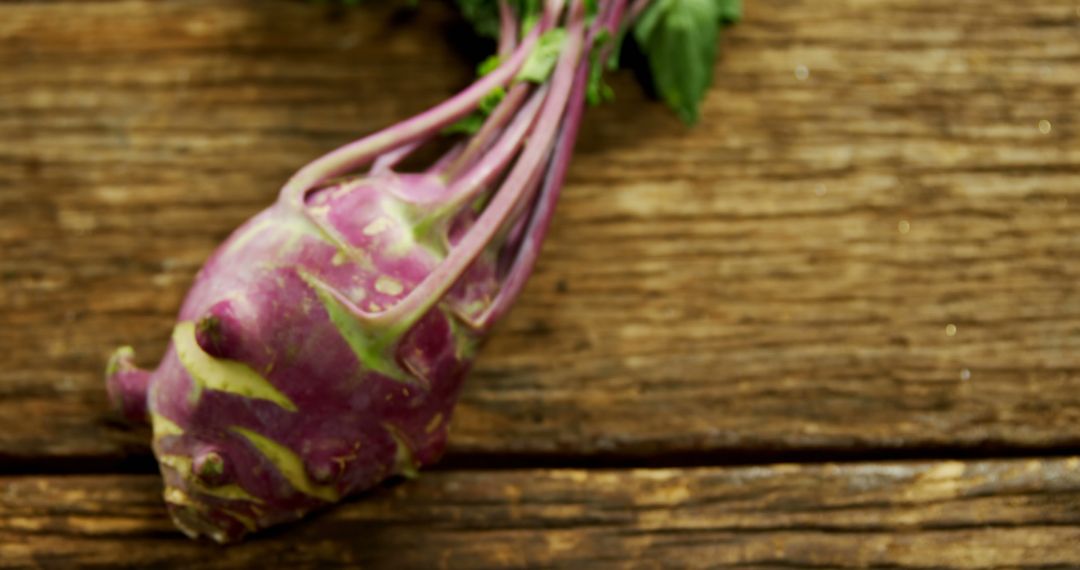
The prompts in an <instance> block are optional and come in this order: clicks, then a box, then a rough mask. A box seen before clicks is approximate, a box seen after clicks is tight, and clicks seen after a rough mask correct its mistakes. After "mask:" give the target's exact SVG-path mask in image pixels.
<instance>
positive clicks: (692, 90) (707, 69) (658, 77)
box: [634, 0, 723, 123]
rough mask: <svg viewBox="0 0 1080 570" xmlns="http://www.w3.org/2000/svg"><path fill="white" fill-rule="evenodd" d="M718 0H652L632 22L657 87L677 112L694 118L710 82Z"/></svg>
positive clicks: (714, 56)
mask: <svg viewBox="0 0 1080 570" xmlns="http://www.w3.org/2000/svg"><path fill="white" fill-rule="evenodd" d="M721 3H723V2H722V1H720V0H654V2H652V3H651V4H650V5H649V7H648V8H646V9H645V12H644V13H643V14H642V15H641V17H640V18H639V19H638V21H637V23H636V24H635V26H634V37H635V39H636V40H637V42H638V44H639V45H640V46H641V49H642V51H643V52H644V53H645V55H646V57H647V58H648V60H649V68H650V69H651V70H652V76H653V81H654V82H655V84H656V90H657V92H658V93H659V94H660V96H661V97H662V98H663V99H664V101H666V102H667V104H668V105H669V106H670V107H671V108H672V109H674V110H675V112H676V113H677V114H678V115H679V117H680V118H681V119H682V120H683V121H685V122H687V123H694V122H696V121H697V119H698V110H699V107H700V105H701V100H702V99H703V98H704V97H705V92H706V90H707V89H708V87H709V84H710V83H712V73H713V62H714V61H715V60H716V42H717V40H718V38H719V24H720V4H721Z"/></svg>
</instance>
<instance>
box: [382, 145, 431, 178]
mask: <svg viewBox="0 0 1080 570" xmlns="http://www.w3.org/2000/svg"><path fill="white" fill-rule="evenodd" d="M425 142H427V139H426V138H423V139H416V140H413V141H409V142H407V143H405V144H403V145H401V146H399V147H397V148H395V149H394V150H391V151H389V152H385V153H383V154H382V155H380V156H379V158H376V159H375V164H373V165H372V166H371V172H372V173H379V172H385V171H387V170H390V169H391V168H393V167H394V166H396V165H397V164H398V163H399V162H401V161H402V160H404V159H405V157H407V156H409V155H410V154H412V152H413V151H414V150H416V149H418V148H420V145H422V144H424V143H425Z"/></svg>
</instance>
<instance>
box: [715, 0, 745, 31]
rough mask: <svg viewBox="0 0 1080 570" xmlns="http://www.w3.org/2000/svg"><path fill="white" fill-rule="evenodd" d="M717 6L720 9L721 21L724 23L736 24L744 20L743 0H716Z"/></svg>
mask: <svg viewBox="0 0 1080 570" xmlns="http://www.w3.org/2000/svg"><path fill="white" fill-rule="evenodd" d="M716 8H717V10H719V11H720V21H721V22H723V23H724V24H729V25H730V24H734V23H736V22H738V21H739V20H742V0H716Z"/></svg>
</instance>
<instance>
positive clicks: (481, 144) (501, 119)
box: [441, 83, 531, 181]
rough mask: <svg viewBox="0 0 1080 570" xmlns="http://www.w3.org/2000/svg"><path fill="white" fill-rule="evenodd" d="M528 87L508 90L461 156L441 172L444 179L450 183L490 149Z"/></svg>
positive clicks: (523, 84)
mask: <svg viewBox="0 0 1080 570" xmlns="http://www.w3.org/2000/svg"><path fill="white" fill-rule="evenodd" d="M530 87H531V86H530V85H529V84H528V83H518V84H516V85H514V86H513V87H511V88H510V91H509V92H508V93H507V94H506V97H504V98H503V100H502V101H500V102H499V104H498V105H496V106H495V110H494V111H492V112H491V115H490V116H489V117H488V118H487V120H485V121H484V124H483V126H481V127H480V130H479V131H477V132H476V134H474V135H473V136H472V138H470V139H469V142H468V144H467V145H466V147H465V151H464V152H462V154H461V155H459V156H458V157H457V158H456V159H455V160H454V161H453V162H452V163H451V164H450V166H448V167H447V168H446V170H444V171H442V172H441V175H442V177H443V178H444V179H446V180H448V181H450V180H453V179H454V178H456V177H457V176H458V174H460V173H461V171H462V170H464V169H466V168H468V167H469V166H472V163H473V162H474V161H475V159H476V157H477V155H479V154H480V153H482V152H484V151H486V150H487V149H488V148H489V147H490V145H491V139H492V138H494V137H495V136H497V135H498V134H499V132H500V130H501V129H502V128H503V126H505V125H506V123H507V122H508V121H509V120H510V119H511V118H512V117H514V116H515V113H517V112H518V109H520V108H521V105H522V103H523V102H524V101H525V96H526V95H528V92H529V89H530Z"/></svg>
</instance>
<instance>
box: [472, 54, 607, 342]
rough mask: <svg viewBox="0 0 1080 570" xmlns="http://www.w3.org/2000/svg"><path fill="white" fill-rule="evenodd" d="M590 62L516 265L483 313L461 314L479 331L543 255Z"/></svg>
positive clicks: (580, 74) (577, 84)
mask: <svg viewBox="0 0 1080 570" xmlns="http://www.w3.org/2000/svg"><path fill="white" fill-rule="evenodd" d="M588 71H589V69H588V65H587V64H585V63H583V64H581V65H579V66H578V71H577V77H576V78H575V80H574V90H573V92H572V93H571V94H570V103H569V109H568V110H567V112H566V119H565V120H564V122H563V126H562V129H561V130H560V131H559V135H558V138H557V139H556V142H555V153H554V155H553V156H552V157H551V162H550V163H549V165H548V167H547V171H546V173H545V175H544V179H543V186H542V187H541V189H540V196H539V197H538V198H537V201H536V204H535V205H534V206H533V211H532V212H531V215H530V216H529V221H528V226H526V227H525V230H524V234H523V237H522V239H521V244H520V245H519V246H518V250H517V252H516V254H515V255H514V261H513V265H512V266H511V268H510V271H509V273H508V274H507V276H506V278H505V280H504V281H503V284H502V287H501V288H500V289H499V292H498V293H497V294H496V295H495V298H494V299H493V300H492V301H491V303H490V304H489V305H488V307H487V308H486V309H485V310H484V312H483V313H481V314H480V315H477V316H476V317H469V316H467V315H459V317H461V318H462V319H463V320H465V321H466V323H467V324H469V326H471V327H473V328H474V329H476V330H478V331H481V332H483V331H486V330H488V329H489V328H491V326H492V325H494V324H495V322H496V321H498V320H499V318H500V317H502V316H503V315H504V314H506V312H507V311H508V310H509V309H510V307H511V305H512V304H513V302H514V299H516V298H517V296H518V294H519V293H521V290H522V288H524V286H525V282H526V281H527V280H528V278H529V275H530V274H531V273H532V270H533V267H534V266H535V265H536V260H537V258H538V257H539V255H540V248H541V246H542V245H543V242H544V236H545V235H546V234H547V230H548V227H549V226H550V225H551V218H552V216H553V214H554V213H555V204H556V203H557V202H558V200H559V193H560V191H561V190H562V184H563V180H564V179H565V177H566V171H567V168H568V166H569V164H570V158H571V156H572V154H573V149H574V143H575V141H576V140H577V133H578V128H579V127H580V126H581V116H582V114H583V110H584V108H585V87H586V84H587V81H586V80H587V78H588Z"/></svg>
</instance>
